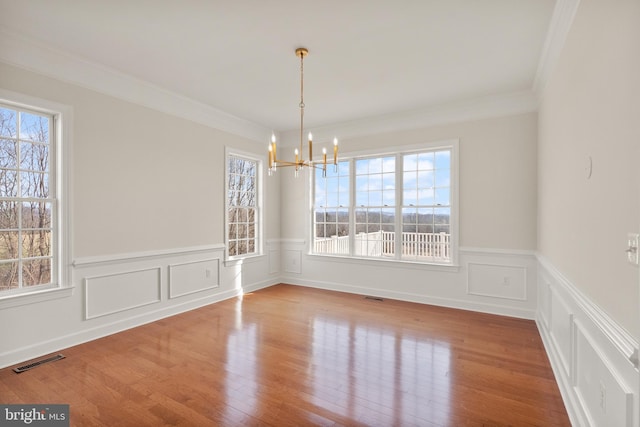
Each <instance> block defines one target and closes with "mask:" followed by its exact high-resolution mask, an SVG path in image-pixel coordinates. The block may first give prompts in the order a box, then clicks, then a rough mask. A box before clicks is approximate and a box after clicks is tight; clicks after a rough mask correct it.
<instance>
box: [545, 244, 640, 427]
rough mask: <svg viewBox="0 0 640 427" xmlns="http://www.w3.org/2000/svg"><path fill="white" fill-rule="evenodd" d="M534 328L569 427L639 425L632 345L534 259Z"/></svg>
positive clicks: (639, 384)
mask: <svg viewBox="0 0 640 427" xmlns="http://www.w3.org/2000/svg"><path fill="white" fill-rule="evenodd" d="M538 269H539V270H538V309H537V315H536V322H537V325H538V329H539V331H540V335H541V337H542V341H543V343H544V346H545V348H546V351H547V354H548V355H549V360H550V362H551V366H552V368H553V372H554V374H555V376H556V380H557V383H558V386H559V388H560V392H561V393H562V397H563V399H564V402H565V406H566V408H567V412H568V414H569V417H570V419H571V423H572V424H573V425H575V426H580V427H583V426H584V427H587V426H589V427H595V426H620V427H634V426H638V425H640V418H639V409H638V406H639V405H638V401H639V398H640V373H639V371H638V365H637V354H638V342H637V341H636V340H635V339H633V337H631V335H629V334H628V333H627V332H626V331H625V330H624V329H623V328H622V327H620V326H619V325H618V324H616V322H615V321H613V319H611V318H610V317H609V316H607V315H606V314H605V313H604V312H603V311H602V310H600V308H599V307H598V306H596V305H595V304H594V303H593V302H591V301H590V300H589V299H588V298H587V297H586V296H584V295H583V294H582V293H581V292H580V291H579V290H578V289H577V288H576V287H575V286H574V285H573V284H572V283H571V282H570V281H568V280H567V279H566V278H565V277H564V276H563V275H562V274H561V273H560V272H559V271H558V270H557V269H556V268H555V267H554V266H553V265H552V264H551V263H550V262H549V261H548V260H546V259H545V258H544V257H541V256H538Z"/></svg>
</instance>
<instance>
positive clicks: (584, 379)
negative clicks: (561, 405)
mask: <svg viewBox="0 0 640 427" xmlns="http://www.w3.org/2000/svg"><path fill="white" fill-rule="evenodd" d="M586 329H587V328H586V327H584V326H583V324H582V322H576V353H575V354H576V394H577V395H578V399H579V400H580V402H581V403H582V407H583V408H584V411H585V413H586V416H587V418H588V419H589V421H590V422H591V425H596V426H624V427H631V426H632V424H631V422H632V419H633V418H632V417H633V400H632V399H633V393H632V392H631V390H630V388H629V386H628V385H627V384H626V383H625V382H624V381H623V380H622V379H621V378H620V374H619V373H618V372H617V371H616V369H615V367H614V366H613V364H612V363H611V362H610V361H609V360H608V359H607V357H606V355H605V354H604V352H603V350H602V348H600V346H599V344H597V343H596V340H595V339H594V338H593V337H591V336H590V335H589V333H588V332H587V330H586Z"/></svg>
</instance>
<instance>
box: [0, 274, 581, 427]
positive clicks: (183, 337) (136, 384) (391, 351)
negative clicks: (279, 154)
mask: <svg viewBox="0 0 640 427" xmlns="http://www.w3.org/2000/svg"><path fill="white" fill-rule="evenodd" d="M62 353H64V355H65V356H66V359H63V360H60V361H56V362H52V363H49V364H45V365H42V366H39V367H37V368H35V369H32V370H30V371H27V372H24V373H22V374H15V373H14V372H13V371H12V370H11V369H9V368H7V369H3V370H1V371H0V403H5V404H6V403H51V404H53V403H67V404H70V410H71V417H70V418H71V425H78V426H84V425H87V426H93V425H96V426H102V425H105V426H160V425H182V426H214V425H215V426H217V425H220V426H307V425H323V426H335V425H344V426H365V425H367V426H474V427H475V426H518V427H525V426H545V427H548V426H568V425H570V423H569V419H568V417H567V413H566V411H565V408H564V405H563V403H562V399H561V397H560V393H559V390H558V387H557V384H556V382H555V380H554V377H553V373H552V371H551V367H550V365H549V361H548V359H547V356H546V354H545V352H544V349H543V345H542V342H541V339H540V336H539V334H538V331H537V328H536V325H535V323H534V322H532V321H528V320H522V319H514V318H508V317H501V316H494V315H488V314H481V313H474V312H469V311H462V310H453V309H447V308H441V307H435V306H428V305H420V304H412V303H407V302H400V301H393V300H384V301H377V300H374V299H367V298H364V297H363V296H361V295H353V294H344V293H337V292H330V291H322V290H317V289H310V288H303V287H297V286H291V285H278V286H274V287H271V288H267V289H263V290H261V291H258V292H255V293H252V294H245V295H244V296H243V297H240V298H236V299H232V300H227V301H223V302H220V303H217V304H213V305H210V306H207V307H204V308H201V309H198V310H194V311H191V312H188V313H184V314H181V315H177V316H174V317H170V318H167V319H163V320H160V321H157V322H154V323H151V324H148V325H145V326H141V327H138V328H135V329H131V330H128V331H125V332H122V333H119V334H116V335H112V336H109V337H105V338H102V339H99V340H96V341H92V342H89V343H86V344H82V345H79V346H76V347H72V348H69V349H66V350H64V351H63V352H62Z"/></svg>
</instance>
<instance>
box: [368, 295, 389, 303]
mask: <svg viewBox="0 0 640 427" xmlns="http://www.w3.org/2000/svg"><path fill="white" fill-rule="evenodd" d="M364 299H371V300H374V301H380V302H382V301H384V299H383V298H380V297H371V296H366V297H364Z"/></svg>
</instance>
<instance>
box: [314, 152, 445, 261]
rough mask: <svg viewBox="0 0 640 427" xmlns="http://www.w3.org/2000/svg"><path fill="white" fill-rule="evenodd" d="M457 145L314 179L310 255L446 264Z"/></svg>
mask: <svg viewBox="0 0 640 427" xmlns="http://www.w3.org/2000/svg"><path fill="white" fill-rule="evenodd" d="M456 153H457V141H454V142H453V143H450V144H446V145H438V146H429V147H425V148H415V147H412V148H406V149H402V150H400V151H399V152H397V153H393V154H385V155H367V156H356V157H354V158H352V159H349V160H343V161H342V162H340V163H339V166H338V169H337V170H336V171H331V172H330V171H327V177H326V178H323V177H322V171H321V170H317V171H316V173H315V175H314V185H313V187H314V205H313V223H314V229H315V232H314V235H313V246H312V249H311V251H312V253H314V254H332V255H349V256H354V257H363V258H377V259H386V260H400V261H412V262H424V263H436V264H453V262H454V259H453V258H454V249H455V247H454V246H455V242H456V239H455V238H452V236H455V233H456V232H457V230H456V218H457V214H456V212H457V206H456V205H455V203H454V201H455V200H456V197H455V190H456V179H457V174H456V173H455V171H456V169H457V168H456V162H457V159H456Z"/></svg>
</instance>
